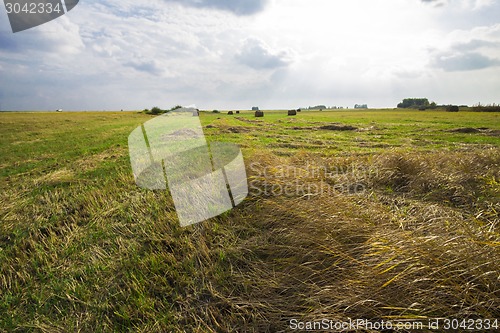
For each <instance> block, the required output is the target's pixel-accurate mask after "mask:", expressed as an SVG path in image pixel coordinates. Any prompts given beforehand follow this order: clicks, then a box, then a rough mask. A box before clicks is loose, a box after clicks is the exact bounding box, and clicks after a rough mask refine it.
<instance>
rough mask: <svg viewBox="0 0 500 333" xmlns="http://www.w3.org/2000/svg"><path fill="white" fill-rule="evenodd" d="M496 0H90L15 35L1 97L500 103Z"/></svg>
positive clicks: (87, 101)
mask: <svg viewBox="0 0 500 333" xmlns="http://www.w3.org/2000/svg"><path fill="white" fill-rule="evenodd" d="M499 12H500V3H499V1H491V0H454V1H451V0H450V1H447V0H432V1H429V0H405V1H403V0H380V1H376V2H375V1H372V0H352V1H344V2H337V1H330V0H309V1H303V0H267V1H266V0H261V1H245V0H238V1H234V0H188V1H180V0H156V1H150V0H109V1H106V2H99V1H96V0H87V1H80V4H79V5H78V6H77V7H75V9H73V10H72V11H71V12H70V13H69V14H67V15H65V16H62V17H60V18H58V19H56V20H54V21H52V22H49V23H47V24H45V25H42V26H39V27H36V28H34V29H30V30H27V31H23V32H20V33H16V34H13V33H12V32H11V30H10V26H9V24H8V19H7V15H6V13H5V10H4V9H3V8H0V108H1V109H3V110H55V109H59V108H63V109H67V110H70V109H72V110H85V109H88V110H120V109H129V110H133V109H144V108H150V107H152V106H154V105H158V106H160V107H165V108H167V107H171V106H174V105H177V104H182V105H191V104H196V105H197V106H198V107H200V108H202V109H212V108H214V109H215V108H220V109H228V108H250V107H252V106H256V105H258V106H260V107H261V108H292V107H301V106H308V105H317V104H326V105H339V106H340V105H342V106H350V107H352V106H353V105H354V104H365V103H367V104H368V105H369V106H371V107H394V106H395V105H396V104H397V103H398V102H399V101H400V100H401V99H403V98H406V97H427V98H429V99H430V100H434V101H436V102H437V103H443V104H445V103H446V104H448V103H456V104H474V103H477V102H481V103H484V104H486V103H499V102H500V95H499V91H500V89H499V88H500V18H499V17H498V13H499Z"/></svg>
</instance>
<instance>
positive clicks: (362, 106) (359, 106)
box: [354, 104, 368, 109]
mask: <svg viewBox="0 0 500 333" xmlns="http://www.w3.org/2000/svg"><path fill="white" fill-rule="evenodd" d="M354 108H355V109H368V105H366V104H355V105H354Z"/></svg>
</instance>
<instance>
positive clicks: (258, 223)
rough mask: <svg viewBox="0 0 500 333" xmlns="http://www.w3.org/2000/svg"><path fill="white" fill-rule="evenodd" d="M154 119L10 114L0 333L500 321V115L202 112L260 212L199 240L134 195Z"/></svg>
mask: <svg viewBox="0 0 500 333" xmlns="http://www.w3.org/2000/svg"><path fill="white" fill-rule="evenodd" d="M151 118H152V116H148V115H145V114H139V113H130V112H116V113H107V112H106V113H104V112H103V113H98V112H85V113H0V130H1V133H2V136H1V139H0V142H1V145H0V156H1V159H0V180H1V181H0V221H1V222H0V331H6V332H10V331H20V332H24V331H28V332H30V331H33V332H116V331H131V332H137V331H139V332H280V331H282V332H285V331H289V323H290V320H292V319H297V320H301V321H312V320H321V319H323V318H328V319H332V320H339V321H341V320H348V319H349V318H352V319H358V318H359V319H361V318H364V319H370V320H373V321H376V320H393V321H397V320H399V319H413V320H422V321H423V322H424V323H426V320H427V319H428V318H458V319H479V318H498V319H499V320H500V310H499V309H500V267H499V264H498V263H499V262H500V233H499V228H500V215H499V213H500V114H499V113H473V112H459V113H447V112H440V111H408V110H404V111H401V110H367V111H353V110H343V111H341V110H337V111H323V112H310V111H304V112H301V113H299V114H298V115H297V116H296V117H288V116H287V115H286V113H284V112H278V111H272V112H266V115H265V117H264V118H254V117H253V113H250V112H243V113H241V114H236V115H234V116H229V115H226V114H225V112H222V113H219V114H216V113H208V112H202V114H201V121H202V123H203V126H204V131H205V134H206V136H207V139H208V140H209V141H226V142H234V143H237V144H239V145H240V147H241V148H242V151H243V155H244V158H245V163H246V167H247V173H248V181H249V185H250V192H251V195H250V196H249V197H248V198H247V199H245V201H244V202H243V203H242V204H240V205H239V206H238V207H236V208H235V209H233V210H232V211H230V212H227V213H225V214H223V215H222V216H219V217H216V218H213V219H211V220H209V221H206V222H203V223H200V224H198V225H194V226H191V227H187V228H181V227H180V226H179V223H178V220H177V216H176V213H175V209H174V204H173V201H172V198H171V196H170V195H169V193H168V192H166V191H148V190H143V189H140V188H138V187H137V186H136V185H135V183H134V179H133V175H132V171H131V167H130V162H129V157H128V147H127V139H128V135H129V134H130V132H131V131H132V130H133V129H135V128H136V127H137V126H139V125H140V124H142V123H144V122H145V121H147V120H149V119H151ZM499 325H500V323H499ZM365 331H366V332H372V331H373V332H374V331H375V330H370V329H366V330H365ZM402 331H404V330H402ZM409 331H411V330H409ZM421 331H423V332H425V331H430V329H427V328H424V329H423V330H421Z"/></svg>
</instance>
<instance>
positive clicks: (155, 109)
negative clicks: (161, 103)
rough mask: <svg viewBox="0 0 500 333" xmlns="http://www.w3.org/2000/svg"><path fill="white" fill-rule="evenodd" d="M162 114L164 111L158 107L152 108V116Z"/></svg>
mask: <svg viewBox="0 0 500 333" xmlns="http://www.w3.org/2000/svg"><path fill="white" fill-rule="evenodd" d="M162 112H163V111H162V109H160V108H159V107H157V106H154V107H152V108H151V111H150V113H151V114H160V113H162Z"/></svg>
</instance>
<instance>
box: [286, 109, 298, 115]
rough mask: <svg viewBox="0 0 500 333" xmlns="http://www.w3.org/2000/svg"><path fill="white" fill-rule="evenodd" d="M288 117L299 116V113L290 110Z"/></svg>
mask: <svg viewBox="0 0 500 333" xmlns="http://www.w3.org/2000/svg"><path fill="white" fill-rule="evenodd" d="M288 115H289V116H296V115H297V111H296V110H288Z"/></svg>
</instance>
